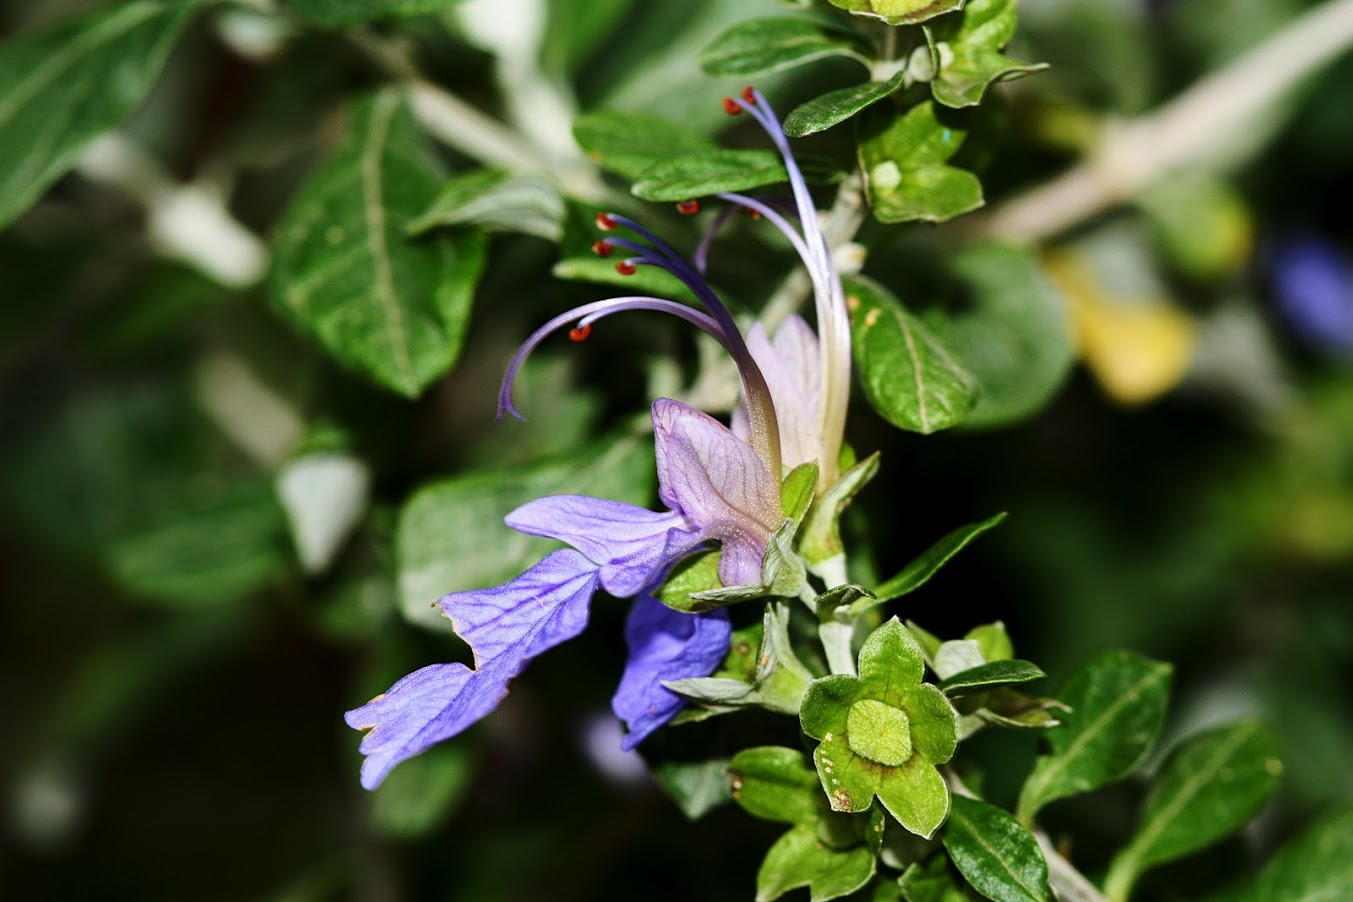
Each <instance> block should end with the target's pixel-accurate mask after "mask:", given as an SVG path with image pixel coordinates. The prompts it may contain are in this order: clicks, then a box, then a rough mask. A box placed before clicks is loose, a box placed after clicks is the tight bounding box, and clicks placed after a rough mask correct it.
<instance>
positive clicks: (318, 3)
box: [282, 0, 461, 28]
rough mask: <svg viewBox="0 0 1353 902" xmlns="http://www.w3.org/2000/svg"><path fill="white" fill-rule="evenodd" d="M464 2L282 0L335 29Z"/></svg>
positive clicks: (296, 12)
mask: <svg viewBox="0 0 1353 902" xmlns="http://www.w3.org/2000/svg"><path fill="white" fill-rule="evenodd" d="M459 2H461V0H282V7H283V9H285V10H286V11H287V12H289V13H293V14H294V15H297V16H299V17H301V18H302V19H305V20H307V21H309V22H312V23H314V24H315V25H323V26H325V27H329V28H336V27H339V26H343V25H360V24H362V23H363V22H372V21H375V20H377V19H385V18H389V17H391V16H416V15H419V14H421V13H435V12H439V11H441V10H444V9H450V8H451V7H453V6H455V5H456V4H457V3H459Z"/></svg>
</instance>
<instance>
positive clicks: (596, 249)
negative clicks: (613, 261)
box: [592, 240, 615, 257]
mask: <svg viewBox="0 0 1353 902" xmlns="http://www.w3.org/2000/svg"><path fill="white" fill-rule="evenodd" d="M613 250H615V245H614V244H611V242H609V241H604V240H603V241H593V242H592V253H594V254H596V255H597V256H598V257H609V256H611V251H613Z"/></svg>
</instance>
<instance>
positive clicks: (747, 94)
mask: <svg viewBox="0 0 1353 902" xmlns="http://www.w3.org/2000/svg"><path fill="white" fill-rule="evenodd" d="M742 99H743V100H745V101H747V102H748V103H750V104H751V105H752V106H756V89H755V88H753V87H752V86H751V85H748V86H747V87H745V88H743V89H742Z"/></svg>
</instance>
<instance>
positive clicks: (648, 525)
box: [506, 495, 703, 598]
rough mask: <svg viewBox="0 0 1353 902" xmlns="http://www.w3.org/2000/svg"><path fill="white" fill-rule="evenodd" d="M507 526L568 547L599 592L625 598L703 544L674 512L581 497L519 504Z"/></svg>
mask: <svg viewBox="0 0 1353 902" xmlns="http://www.w3.org/2000/svg"><path fill="white" fill-rule="evenodd" d="M506 522H507V525H508V526H511V527H512V528H513V529H515V530H517V531H518V532H524V533H526V534H527V535H531V536H545V537H546V538H550V539H559V540H560V541H564V542H567V543H568V544H570V545H572V546H573V547H574V548H576V549H578V550H579V551H581V552H582V553H583V554H584V555H586V556H587V557H588V559H590V560H591V561H592V562H593V563H595V564H597V565H599V566H600V568H601V569H600V577H601V587H602V588H603V589H605V590H606V591H607V592H609V593H611V594H612V595H614V596H616V597H617V598H628V597H630V596H631V595H636V594H638V593H639V592H640V591H641V590H643V589H645V588H647V587H648V586H650V585H652V584H653V582H654V581H655V580H657V579H658V577H659V576H661V575H662V573H663V571H664V570H666V569H667V567H668V566H670V565H671V563H672V562H673V561H675V560H676V559H677V558H679V557H682V556H683V555H685V554H686V553H687V552H689V551H690V550H691V549H692V548H694V547H695V546H696V545H698V544H700V543H701V542H702V541H703V538H702V537H701V536H700V535H699V534H698V533H697V531H696V527H695V524H693V523H692V522H691V521H690V520H689V519H688V518H687V517H686V516H684V515H683V514H681V513H678V512H674V511H664V512H662V513H656V512H654V511H650V510H645V509H644V508H642V507H635V506H634V505H632V504H624V503H622V502H619V501H606V500H604V499H601V498H589V497H587V496H585V495H552V496H550V497H548V498H540V499H537V500H535V501H531V502H528V503H526V504H523V505H522V506H521V507H519V508H517V509H516V510H514V511H513V512H512V513H510V514H508V515H507V521H506Z"/></svg>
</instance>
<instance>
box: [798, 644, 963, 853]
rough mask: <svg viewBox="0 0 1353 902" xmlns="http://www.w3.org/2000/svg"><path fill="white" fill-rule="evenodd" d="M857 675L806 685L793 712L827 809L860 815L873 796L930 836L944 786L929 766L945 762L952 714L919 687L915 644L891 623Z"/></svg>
mask: <svg viewBox="0 0 1353 902" xmlns="http://www.w3.org/2000/svg"><path fill="white" fill-rule="evenodd" d="M859 664H860V668H859V669H860V675H859V676H858V677H855V676H850V675H847V674H834V675H832V676H826V677H822V678H821V679H818V680H814V681H813V682H812V683H811V684H810V685H809V687H808V694H807V695H806V696H805V697H804V700H803V707H802V708H801V709H800V711H799V718H800V722H801V724H802V726H803V731H804V732H805V733H807V734H808V735H809V736H811V737H813V738H814V739H817V740H820V745H818V747H817V750H816V751H815V752H814V753H813V761H814V763H816V765H817V773H818V778H819V780H820V781H821V783H822V788H823V790H825V791H826V793H827V800H828V802H829V804H830V805H831V807H832V810H834V811H867V810H869V808H870V806H871V805H872V804H873V801H874V797H875V796H877V797H878V800H879V801H880V802H882V803H883V807H884V808H886V809H887V810H888V812H889V813H890V814H892V816H893V817H894V818H896V819H897V821H898V823H900V824H901V825H902V826H904V827H906V828H907V829H908V830H910V831H911V832H913V833H916V834H919V835H921V836H925V837H930V836H932V835H934V833H935V831H936V830H937V829H939V827H940V825H941V824H943V823H944V819H945V818H946V817H947V816H948V814H949V789H948V787H947V786H946V785H945V782H944V778H943V777H942V776H940V772H939V771H938V770H937V769H936V767H935V765H937V764H944V763H945V762H946V761H948V760H949V759H950V758H951V757H953V754H954V749H955V748H956V747H957V744H958V719H957V718H958V715H957V713H956V712H955V711H954V709H953V708H952V707H951V706H950V704H949V702H948V701H947V700H946V699H945V697H944V695H943V693H941V692H940V691H939V689H937V688H935V687H934V686H932V685H930V684H928V683H922V682H921V677H922V676H923V674H924V672H925V661H924V658H923V657H922V654H921V646H920V645H919V644H918V643H917V641H916V639H915V638H913V637H912V635H911V633H910V632H908V630H907V628H906V627H904V626H903V625H902V624H901V622H900V621H898V620H897V618H893V619H892V620H889V621H888V622H887V623H885V624H884V625H883V626H881V627H879V628H878V629H876V630H874V632H873V633H871V634H870V636H869V638H868V639H867V640H865V643H864V646H863V647H862V648H861V649H860V659H859Z"/></svg>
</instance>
